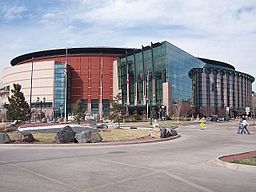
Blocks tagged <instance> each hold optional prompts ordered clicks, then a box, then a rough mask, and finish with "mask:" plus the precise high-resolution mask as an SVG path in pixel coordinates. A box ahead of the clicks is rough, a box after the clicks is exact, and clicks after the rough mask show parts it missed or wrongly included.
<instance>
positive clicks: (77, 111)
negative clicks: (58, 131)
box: [74, 99, 84, 124]
mask: <svg viewBox="0 0 256 192" xmlns="http://www.w3.org/2000/svg"><path fill="white" fill-rule="evenodd" d="M74 115H75V121H76V122H77V123H78V124H79V123H80V121H81V118H82V117H83V116H84V109H83V105H82V101H81V99H79V100H78V101H77V102H76V105H75V111H74Z"/></svg>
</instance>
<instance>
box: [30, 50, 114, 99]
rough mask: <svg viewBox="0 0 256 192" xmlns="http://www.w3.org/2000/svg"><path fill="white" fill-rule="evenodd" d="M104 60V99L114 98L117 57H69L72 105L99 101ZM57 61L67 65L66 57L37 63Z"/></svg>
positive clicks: (47, 59) (46, 59)
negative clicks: (84, 101)
mask: <svg viewBox="0 0 256 192" xmlns="http://www.w3.org/2000/svg"><path fill="white" fill-rule="evenodd" d="M101 59H103V70H102V72H103V99H109V100H110V101H112V98H113V61H114V60H116V59H117V57H116V56H111V55H110V56H107V55H102V56H97V55H96V56H94V55H91V56H89V55H80V56H68V65H70V67H71V79H72V80H71V103H75V102H76V101H77V100H78V99H88V103H91V100H92V99H98V100H99V95H100V89H99V86H100V79H99V78H100V65H101ZM49 60H55V61H57V62H60V63H65V57H64V56H63V57H51V58H45V59H38V60H35V61H49Z"/></svg>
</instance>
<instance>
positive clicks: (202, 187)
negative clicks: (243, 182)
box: [87, 158, 214, 192]
mask: <svg viewBox="0 0 256 192" xmlns="http://www.w3.org/2000/svg"><path fill="white" fill-rule="evenodd" d="M92 159H97V160H100V161H105V162H109V163H115V164H119V165H124V166H129V167H135V168H141V169H147V170H151V171H153V173H152V175H153V174H156V173H163V174H166V175H167V176H169V177H171V178H173V179H176V180H178V181H181V182H183V183H186V184H188V185H190V186H191V187H194V188H196V189H198V190H200V191H205V192H214V191H212V190H211V189H208V188H206V187H204V186H201V185H198V184H196V183H193V182H191V181H189V180H187V179H184V178H182V177H180V176H177V175H174V174H171V173H168V172H167V171H163V170H158V169H154V168H151V167H145V166H141V165H135V164H128V163H122V162H119V161H113V160H106V159H100V158H92ZM130 180H132V179H130ZM123 182H125V181H123ZM117 183H121V181H119V182H117ZM113 184H116V183H113ZM104 186H105V185H104ZM99 187H101V185H100V186H98V187H97V188H99ZM87 190H91V189H90V188H89V189H87Z"/></svg>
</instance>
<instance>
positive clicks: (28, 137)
mask: <svg viewBox="0 0 256 192" xmlns="http://www.w3.org/2000/svg"><path fill="white" fill-rule="evenodd" d="M21 141H22V142H29V143H31V142H34V141H35V139H34V137H33V135H32V133H22V139H21Z"/></svg>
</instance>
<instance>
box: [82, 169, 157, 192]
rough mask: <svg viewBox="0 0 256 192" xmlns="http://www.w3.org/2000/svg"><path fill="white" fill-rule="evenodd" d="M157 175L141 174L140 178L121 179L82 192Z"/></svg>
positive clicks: (153, 173)
mask: <svg viewBox="0 0 256 192" xmlns="http://www.w3.org/2000/svg"><path fill="white" fill-rule="evenodd" d="M158 173H159V172H151V173H147V174H143V175H140V176H137V177H130V178H126V179H122V180H119V181H116V182H112V183H106V184H103V185H98V186H96V187H91V188H88V189H86V190H85V191H83V192H87V191H91V190H94V189H99V188H103V187H107V186H110V185H115V184H120V183H124V182H127V181H133V180H137V179H140V178H144V177H148V176H152V175H155V174H158Z"/></svg>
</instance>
